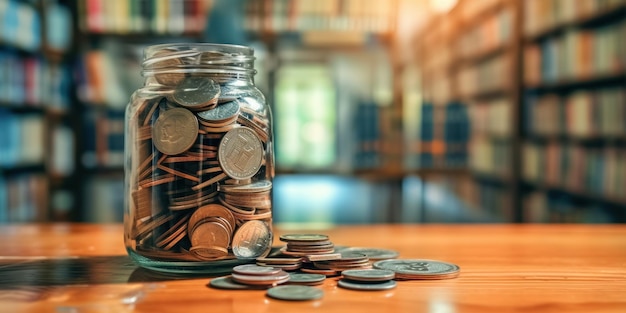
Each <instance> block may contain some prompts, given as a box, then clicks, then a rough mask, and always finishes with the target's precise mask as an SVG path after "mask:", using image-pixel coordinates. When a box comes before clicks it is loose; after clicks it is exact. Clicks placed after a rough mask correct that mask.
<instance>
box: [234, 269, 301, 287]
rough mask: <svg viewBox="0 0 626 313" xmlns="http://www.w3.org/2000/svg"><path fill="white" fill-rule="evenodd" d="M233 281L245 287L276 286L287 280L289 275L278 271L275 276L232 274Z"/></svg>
mask: <svg viewBox="0 0 626 313" xmlns="http://www.w3.org/2000/svg"><path fill="white" fill-rule="evenodd" d="M232 277H233V280H234V281H236V282H239V283H242V284H246V285H277V284H282V283H285V282H287V281H288V280H289V273H287V272H285V271H283V270H280V271H279V272H278V273H277V274H268V275H242V274H237V273H233V274H232Z"/></svg>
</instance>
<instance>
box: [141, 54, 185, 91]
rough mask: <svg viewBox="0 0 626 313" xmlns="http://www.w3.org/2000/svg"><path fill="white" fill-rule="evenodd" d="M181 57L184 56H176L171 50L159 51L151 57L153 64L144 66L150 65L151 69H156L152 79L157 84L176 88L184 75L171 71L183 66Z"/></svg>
mask: <svg viewBox="0 0 626 313" xmlns="http://www.w3.org/2000/svg"><path fill="white" fill-rule="evenodd" d="M181 56H185V55H180V54H176V52H175V51H173V50H161V51H158V52H157V53H155V54H154V55H153V56H152V58H151V59H152V60H154V61H155V62H153V63H152V64H145V65H150V66H151V68H153V69H158V73H157V74H155V75H154V78H155V79H156V80H157V82H159V84H162V85H166V86H176V85H178V84H179V83H180V82H181V81H183V79H185V74H184V73H175V72H173V71H172V70H176V68H177V67H178V66H180V65H182V64H183V61H182V59H181Z"/></svg>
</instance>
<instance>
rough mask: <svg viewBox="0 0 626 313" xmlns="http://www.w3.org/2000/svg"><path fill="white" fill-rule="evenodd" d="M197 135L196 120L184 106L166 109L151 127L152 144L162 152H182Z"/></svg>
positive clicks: (189, 146) (172, 153) (191, 144)
mask: <svg viewBox="0 0 626 313" xmlns="http://www.w3.org/2000/svg"><path fill="white" fill-rule="evenodd" d="M197 137H198V120H197V119H196V117H195V115H193V113H191V112H189V110H186V109H184V108H176V109H171V110H167V111H165V112H164V113H162V114H161V115H160V116H159V118H157V120H156V122H155V123H154V127H153V128H152V138H153V142H154V145H155V146H156V148H157V149H159V151H161V152H162V153H164V154H168V155H174V154H180V153H183V152H185V151H187V150H189V148H191V146H193V144H194V142H195V141H196V138H197Z"/></svg>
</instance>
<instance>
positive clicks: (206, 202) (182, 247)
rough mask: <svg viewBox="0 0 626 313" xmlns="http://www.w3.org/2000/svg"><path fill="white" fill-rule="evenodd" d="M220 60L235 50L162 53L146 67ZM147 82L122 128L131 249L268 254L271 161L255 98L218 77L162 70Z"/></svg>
mask: <svg viewBox="0 0 626 313" xmlns="http://www.w3.org/2000/svg"><path fill="white" fill-rule="evenodd" d="M225 57H228V58H236V57H237V56H232V55H229V54H225V53H221V52H200V51H174V50H172V51H168V50H165V51H161V53H160V54H158V55H156V56H155V58H153V59H151V60H150V61H148V65H149V68H151V69H175V68H178V67H180V66H185V65H194V64H200V65H203V64H205V65H206V64H213V63H215V62H217V61H216V60H223V59H224V58H225ZM145 66H146V64H144V67H145ZM209 75H210V76H209ZM150 79H153V80H155V83H156V84H157V85H156V86H158V90H157V92H154V93H153V94H152V96H151V97H150V98H145V100H144V101H143V102H142V103H137V107H136V108H134V113H131V114H132V115H131V116H132V119H131V120H130V125H129V135H130V136H129V138H131V140H132V142H131V144H130V145H129V147H130V149H131V153H130V155H131V160H130V174H128V175H129V183H130V188H131V191H130V192H131V193H130V195H131V201H130V203H129V204H128V205H129V206H130V209H129V210H128V211H129V212H130V215H131V216H130V218H131V220H132V221H134V222H133V224H132V229H131V230H130V231H129V232H128V234H129V236H130V238H129V239H130V241H131V242H132V244H130V247H131V248H132V250H133V251H134V252H136V253H138V254H140V255H143V256H145V257H148V258H151V259H156V260H168V261H169V260H174V261H176V260H178V261H216V260H228V259H255V258H257V257H262V256H264V255H266V254H267V253H268V252H269V249H270V247H271V243H272V230H271V220H272V201H271V190H272V182H271V181H272V179H273V176H274V167H273V162H274V161H273V153H272V147H271V129H270V126H269V125H270V120H269V118H270V117H269V116H270V115H269V111H268V110H267V108H266V106H265V105H264V99H263V95H262V94H261V93H260V92H258V90H257V89H256V88H254V86H253V85H252V86H241V84H238V82H236V78H233V77H231V76H229V75H225V74H224V75H222V74H195V73H186V74H185V73H180V72H179V71H168V70H162V71H156V74H154V77H153V78H150ZM155 94H156V95H157V96H154V95H155Z"/></svg>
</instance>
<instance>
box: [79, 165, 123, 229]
mask: <svg viewBox="0 0 626 313" xmlns="http://www.w3.org/2000/svg"><path fill="white" fill-rule="evenodd" d="M83 192H84V197H83V203H82V204H81V207H83V208H89V210H84V211H83V212H82V216H81V219H82V220H83V221H85V222H89V223H121V222H122V221H123V219H124V193H125V191H124V176H123V174H121V173H115V174H111V175H92V176H89V177H88V178H87V179H86V180H85V182H84V185H83Z"/></svg>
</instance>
